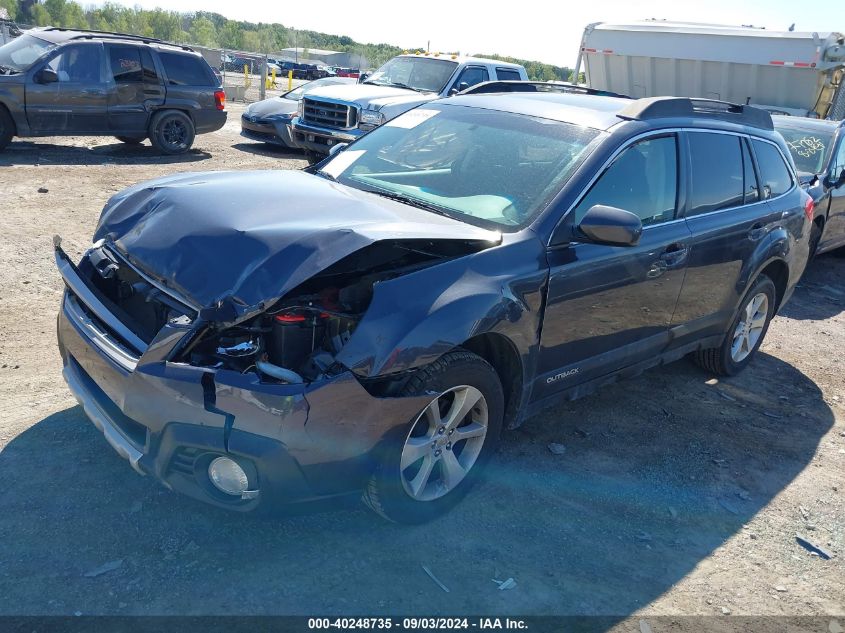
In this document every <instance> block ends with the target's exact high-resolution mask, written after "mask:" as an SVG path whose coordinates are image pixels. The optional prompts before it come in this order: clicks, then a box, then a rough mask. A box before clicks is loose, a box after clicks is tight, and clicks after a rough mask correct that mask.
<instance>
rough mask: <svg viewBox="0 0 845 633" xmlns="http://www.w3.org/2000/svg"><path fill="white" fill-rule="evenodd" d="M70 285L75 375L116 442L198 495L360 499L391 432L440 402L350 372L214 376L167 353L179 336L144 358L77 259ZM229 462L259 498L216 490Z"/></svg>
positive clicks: (97, 421)
mask: <svg viewBox="0 0 845 633" xmlns="http://www.w3.org/2000/svg"><path fill="white" fill-rule="evenodd" d="M56 259H57V263H59V268H60V270H61V272H62V276H63V278H64V280H65V283H66V285H67V286H68V289H67V290H66V292H65V295H64V298H63V300H62V307H61V310H60V312H59V316H58V341H59V349H60V352H61V355H62V361H63V365H64V369H63V375H64V378H65V380H66V381H67V384H68V386H69V387H70V389H71V391H72V392H73V394H74V396H75V397H76V398H77V400H78V401H79V403H80V404H81V405H82V407H83V409H84V411H85V413H86V415H88V417H89V418H90V419H91V421H92V422H93V423H94V425H95V426H96V427H97V428H98V429H99V430H100V431H101V432H102V433H103V435H104V436H105V438H106V441H107V442H108V443H109V444H110V445H111V446H112V448H114V450H115V451H116V452H117V453H118V454H119V455H121V456H122V457H123V458H124V459H126V460H127V461H129V463H130V465H131V466H132V467H133V468H134V469H135V470H136V471H138V472H139V473H141V474H146V475H150V476H152V477H153V478H155V479H157V480H158V481H160V482H161V483H163V484H164V485H165V486H166V487H168V488H170V489H172V490H175V491H178V492H181V493H184V494H186V495H188V496H191V497H193V498H195V499H199V500H201V501H204V502H207V503H211V504H214V505H217V506H220V507H225V508H228V509H233V510H239V511H249V510H254V509H257V508H258V507H259V506H262V507H264V508H274V507H278V506H288V505H296V504H308V503H313V502H315V501H319V500H328V499H332V498H336V497H338V496H343V495H346V494H348V493H358V492H359V491H360V490H361V488H362V487H363V485H364V483H365V482H366V479H367V477H368V476H369V473H370V472H372V469H373V467H374V466H375V464H376V460H377V459H378V458H379V457H378V456H379V448H380V447H381V446H383V442H384V441H385V438H386V437H392V435H391V431H392V430H393V429H396V428H397V427H399V426H404V425H406V424H407V423H409V422H410V421H411V420H412V419H413V418H414V417H415V416H416V414H417V413H418V412H419V411H420V410H422V409H423V408H424V407H425V406H426V405H427V404H428V402H429V401H430V399H431V397H430V396H420V397H411V398H377V397H374V396H371V395H370V394H369V393H368V392H367V391H366V390H365V389H364V388H363V387H362V386H361V384H360V382H359V381H358V380H357V379H356V378H355V377H354V376H353V375H352V374H351V373H350V372H345V373H342V374H340V375H337V376H334V377H332V378H331V379H326V380H323V381H320V382H315V383H311V384H299V385H285V384H275V383H274V384H268V383H263V382H262V381H261V379H260V378H259V376H258V375H257V374H240V373H237V372H233V371H228V370H211V369H206V368H201V367H193V366H190V365H186V364H182V363H174V362H169V361H167V360H164V359H163V358H162V350H161V346H162V345H163V344H164V341H165V339H166V340H167V341H174V342H175V340H176V339H177V338H179V337H177V336H175V335H174V334H173V333H172V332H165V334H164V335H162V334H160V335H159V336H158V337H156V339H155V340H154V341H153V342H152V343H150V345H149V348H148V349H147V350H145V351H144V352H142V353H141V354H140V356H138V357H133V351H132V350H130V349H129V348H128V347H127V346H124V345H122V343H121V342H120V340H119V339H120V337H119V336H117V335H115V333H114V332H115V327H116V324H115V323H113V319H114V317H111V316H110V315H108V314H103V313H102V310H101V306H97V305H93V306H91V305H88V304H87V303H85V302H84V301H83V297H85V298H86V299H88V301H89V302H91V303H96V297H94V299H93V300H92V299H91V297H89V296H86V293H85V288H87V286H86V284H85V282H84V281H83V280H82V279H81V273H79V271H78V269H76V268H75V267H73V266H71V265H68V262H67V260H66V256H64V253H62V252H61V251H60V250H57V257H56ZM220 455H226V456H229V457H232V458H233V459H235V460H236V461H238V462H239V463H241V464H242V465H244V467H245V470H246V471H247V473H248V474H249V477H250V486H249V488H250V489H257V490H258V494H257V496H255V497H254V498H246V499H241V498H236V497H233V496H230V495H224V494H223V493H221V492H219V491H217V490H216V489H215V488H214V487H213V485H211V483H210V481H209V479H208V476H207V467H208V463H209V462H210V460H211V459H213V458H214V457H216V456H220Z"/></svg>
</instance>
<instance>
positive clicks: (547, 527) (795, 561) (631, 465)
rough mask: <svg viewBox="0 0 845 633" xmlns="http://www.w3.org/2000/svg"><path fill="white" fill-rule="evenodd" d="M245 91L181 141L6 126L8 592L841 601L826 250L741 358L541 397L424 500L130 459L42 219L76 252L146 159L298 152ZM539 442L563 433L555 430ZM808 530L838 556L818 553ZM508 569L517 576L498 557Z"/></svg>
mask: <svg viewBox="0 0 845 633" xmlns="http://www.w3.org/2000/svg"><path fill="white" fill-rule="evenodd" d="M239 115H240V108H239V107H237V106H236V107H234V108H232V109H231V113H230V123H229V124H228V125H227V126H226V127H225V128H224V129H223V130H221V131H220V132H218V133H215V134H211V135H206V136H201V137H198V139H197V144H196V149H195V150H194V151H193V152H191V153H190V154H188V155H187V156H184V157H179V158H173V159H167V160H162V159H161V158H160V157H158V156H155V155H154V154H153V152H152V150H151V148H150V147H149V146H148V145H145V146H143V147H140V148H134V147H125V146H122V145H121V144H119V143H117V142H116V141H114V140H112V139H107V138H106V139H91V138H73V139H41V140H38V141H37V142H35V143H30V142H22V141H16V142H14V143H13V144H12V145H11V146H10V148H9V149H8V150H7V151H5V152H3V153H2V154H0V211H2V213H0V235H2V238H0V262H2V266H0V366H2V367H0V445H2V452H0V482H2V484H3V485H2V487H0V509H2V511H1V512H0V536H2V543H3V545H2V548H0V596H2V599H0V614H71V613H75V612H81V613H83V614H122V613H127V614H223V613H230V614H231V613H233V614H238V613H254V614H282V613H295V614H313V613H337V614H376V613H395V612H401V613H418V614H437V613H443V614H455V613H476V614H488V613H500V614H605V615H613V616H620V617H623V618H624V617H627V616H633V618H634V619H633V620H627V622H628V623H629V624H630V623H636V622H637V621H638V618H639V617H644V616H643V614H647V615H648V616H652V615H672V616H677V615H684V614H695V615H715V616H718V617H720V618H721V617H725V614H727V613H728V612H730V613H731V614H733V615H740V614H748V615H764V614H771V615H830V616H839V618H840V622H842V624H843V625H845V619H843V618H845V562H843V560H844V559H845V361H843V358H845V356H843V349H845V327H843V324H845V316H843V310H845V282H843V280H845V258H839V257H836V256H825V257H822V258H820V259H819V260H818V261H816V262H815V263H814V264H813V265H812V268H811V269H810V271H809V272H808V274H807V275H806V276H805V279H804V281H803V283H802V285H801V286H800V287H799V288H798V290H797V291H796V294H795V297H794V299H793V300H792V302H791V303H790V304H789V305H788V306H787V307H786V308H785V309H784V311H783V312H782V314H781V315H780V316H779V317H777V318H776V319H775V321H774V323H773V325H772V328H771V330H770V332H769V336H768V338H767V340H766V342H765V344H764V346H763V349H762V353H761V354H760V355H759V357H758V358H757V360H756V361H755V362H754V363H753V365H752V366H751V367H750V368H749V369H748V371H746V372H745V373H744V374H742V375H741V376H740V377H738V378H735V379H730V380H724V381H715V380H713V379H711V377H710V376H707V375H706V374H704V373H702V372H700V371H699V370H698V369H696V368H695V367H694V366H692V365H691V364H690V363H688V362H686V361H681V362H678V363H675V364H673V365H671V366H668V367H665V368H661V369H658V370H655V371H651V372H649V373H647V374H645V375H643V376H641V377H640V378H638V379H635V380H631V381H628V382H624V383H620V384H618V385H616V386H614V387H611V388H608V389H605V390H604V391H602V392H600V393H598V394H596V395H594V396H591V397H588V398H585V399H582V400H580V401H577V402H574V403H567V404H563V405H561V406H559V407H557V408H555V409H552V410H550V411H548V412H547V413H545V414H543V415H540V416H537V417H535V418H533V419H531V420H530V421H529V422H528V423H527V424H526V425H525V426H524V427H523V428H521V429H520V430H518V431H515V432H511V433H509V434H507V435H506V437H505V439H504V442H503V449H502V451H501V453H500V455H499V456H498V458H497V459H496V460H495V461H494V463H493V464H492V468H491V471H490V473H491V475H490V478H489V480H488V481H487V482H486V483H484V484H483V485H482V486H480V487H479V488H478V489H477V490H476V491H475V492H474V493H473V494H471V495H470V497H469V498H468V499H467V500H466V501H465V502H464V503H462V504H461V505H460V506H459V507H458V508H457V509H456V510H455V511H454V512H452V513H451V514H450V515H448V516H447V517H445V518H443V519H441V520H439V521H437V522H435V523H433V524H429V525H424V526H420V527H411V528H409V527H398V526H393V525H388V524H385V523H383V522H382V521H381V520H379V519H378V518H377V517H375V515H372V514H370V513H369V512H368V511H366V510H364V509H362V508H360V507H357V506H355V507H352V508H347V509H340V510H338V511H335V512H328V513H320V514H309V515H304V516H297V517H291V518H287V519H278V520H267V519H258V518H254V517H249V516H241V515H234V514H228V513H224V512H222V511H219V510H216V509H213V508H209V507H206V506H204V505H201V504H198V503H195V502H193V501H190V500H187V499H185V498H182V497H179V496H176V495H175V494H173V493H170V492H168V491H166V490H164V489H163V488H161V487H159V486H158V485H157V484H155V483H154V482H153V481H151V480H150V479H148V478H142V477H139V476H138V475H136V474H135V473H134V472H133V471H132V469H131V468H129V466H128V465H127V464H126V463H125V462H124V461H123V460H121V459H120V458H119V457H118V456H117V455H116V454H115V453H114V452H113V451H112V450H111V449H110V448H109V446H108V445H107V444H106V442H105V441H104V439H103V438H102V436H101V435H100V434H99V433H98V432H97V431H96V429H95V428H94V427H93V426H92V425H91V424H90V423H89V422H88V421H87V420H86V418H85V417H84V415H83V414H82V412H81V410H80V408H79V407H78V406H76V403H75V401H74V399H73V398H72V397H71V395H70V393H69V392H68V390H67V389H66V388H65V385H64V383H63V381H62V379H61V375H60V359H59V355H58V352H57V349H56V343H55V315H56V311H57V308H58V304H59V298H60V292H61V283H60V280H59V276H58V274H57V272H56V270H55V268H54V265H53V261H52V255H51V246H50V238H51V237H52V235H53V234H55V233H58V234H61V235H62V236H63V238H64V240H65V244H66V246H67V248H68V250H69V251H70V252H73V253H76V254H80V253H81V252H82V251H83V249H84V248H86V247H87V246H88V244H89V241H90V236H91V234H92V232H93V229H94V224H95V221H96V218H97V216H98V214H99V211H100V209H101V207H102V206H103V204H104V203H105V201H106V199H107V198H108V197H109V196H110V195H111V194H113V193H114V192H116V191H118V190H120V189H121V188H123V187H125V186H127V185H130V184H132V183H136V182H138V181H141V180H145V179H148V178H152V177H156V176H161V175H165V174H169V173H173V172H177V171H194V170H219V169H296V168H300V167H303V166H304V165H305V161H304V160H302V158H301V156H298V155H295V154H290V153H284V152H279V151H274V150H268V149H265V148H263V147H262V146H259V145H256V144H253V143H249V142H247V141H245V140H244V139H242V138H241V137H240V136H239V135H238V132H239V124H238V118H239ZM268 178H272V175H271V174H268ZM39 188H43V189H44V190H46V192H45V193H39ZM284 195H285V192H284V191H283V190H280V191H279V198H280V200H281V199H283V198H284ZM244 204H248V201H247V200H245V201H244ZM550 442H558V443H562V444H564V445H565V446H566V452H565V453H564V454H563V455H553V454H551V453H550V451H549V450H548V448H547V445H548V444H549V443H550ZM796 532H799V533H801V534H803V535H805V536H806V537H807V538H809V539H810V540H811V541H813V542H815V543H816V544H818V545H819V546H821V547H823V548H824V549H826V550H827V551H829V552H830V553H831V554H833V558H832V559H831V560H825V559H823V558H822V557H819V556H813V555H811V554H810V552H808V551H807V550H806V549H804V548H802V547H801V546H800V545H799V544H798V543H797V542H796V539H795V533H796ZM109 563H111V565H108V567H106V568H105V569H109V568H110V571H105V572H104V573H100V574H91V573H89V572H92V571H100V572H102V571H103V570H102V569H99V570H98V568H101V566H103V565H105V564H109ZM421 565H426V566H427V567H429V568H430V569H431V570H432V571H433V572H434V574H436V576H437V577H438V578H439V579H440V580H441V581H442V582H443V583H444V584H445V585H446V586H447V587H448V588H449V589H450V592H449V593H446V592H444V591H443V590H441V589H440V588H439V587H438V586H437V585H436V584H435V583H434V582H432V580H431V579H429V578H428V577H427V576H426V575H425V573H424V572H423V570H422V568H421ZM89 576H92V577H89ZM509 577H512V578H514V579H515V580H516V582H517V586H516V587H515V588H514V589H512V590H509V591H499V590H498V588H497V585H496V584H495V583H494V582H492V579H494V578H497V579H500V580H503V579H506V578H509ZM623 623H624V622H623ZM655 630H657V629H655ZM825 630H827V629H825ZM830 630H831V631H833V630H834V629H832V628H831V629H830Z"/></svg>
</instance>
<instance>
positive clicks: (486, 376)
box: [363, 350, 504, 524]
mask: <svg viewBox="0 0 845 633" xmlns="http://www.w3.org/2000/svg"><path fill="white" fill-rule="evenodd" d="M453 390H455V391H453ZM476 390H477V392H480V394H481V395H482V396H483V400H479V401H477V402H476V403H475V405H473V406H472V408H471V409H469V411H468V413H467V414H466V416H465V417H464V418H461V419H457V418H456V425H455V427H454V428H453V429H452V430H450V431H447V432H446V433H444V432H443V431H441V430H440V429H438V430H437V431H434V427H433V426H429V425H430V422H429V420H428V418H427V417H426V416H425V415H424V414H425V412H426V410H427V409H428V407H426V409H423V411H422V412H420V414H419V415H418V416H417V417H415V419H414V420H413V421H412V422H411V423H409V424H407V425H402V426H401V427H399V428H398V429H396V431H395V432H394V433H393V436H392V437H387V438H385V440H384V442H382V444H381V445H380V447H379V449H378V450H377V452H376V459H377V465H376V467H375V470H374V472H373V473H372V476H371V477H370V480H369V482H368V484H367V487H366V488H365V490H364V494H363V500H364V503H365V504H366V505H367V506H369V507H370V508H371V509H372V510H374V511H375V512H377V513H378V514H380V515H381V516H382V517H384V518H386V519H388V520H390V521H394V522H397V523H409V524H416V523H424V522H426V521H430V520H432V519H434V518H436V517H438V516H440V515H442V514H444V513H445V512H447V511H449V510H450V509H451V508H452V507H453V506H455V504H457V503H458V502H459V501H460V500H461V499H463V497H464V496H466V494H467V492H469V490H470V488H472V486H473V484H475V483H476V482H477V481H478V479H479V477H480V476H481V474H482V472H483V470H484V467H485V466H486V464H487V462H488V461H489V459H490V457H491V456H492V455H493V453H495V451H496V448H497V446H498V444H499V436H500V435H501V431H502V418H503V416H504V395H503V393H502V385H501V383H500V382H499V377H498V375H497V374H496V370H494V369H493V367H491V366H490V364H489V363H487V361H485V360H484V359H482V358H481V357H479V356H476V355H475V354H472V353H470V352H467V351H463V350H456V351H453V352H449V353H448V354H445V355H443V356H442V357H441V358H440V359H438V360H437V361H435V362H434V363H432V364H431V365H428V366H427V367H423V368H422V369H420V370H418V371H417V372H416V373H415V374H414V375H413V376H412V377H411V378H410V379H409V380H408V382H407V383H406V385H405V387H404V388H403V390H402V392H401V395H405V396H411V395H421V394H425V393H431V392H435V393H439V394H442V395H441V396H440V397H439V398H437V399H436V400H437V401H438V402H440V403H442V404H445V405H446V408H447V409H448V408H449V406H450V403H449V402H448V399H449V398H450V396H451V398H452V403H455V402H457V400H456V398H457V397H458V395H455V394H468V393H476ZM467 397H471V396H467ZM476 397H477V396H476ZM444 401H445V402H444ZM469 401H470V402H471V400H469ZM485 405H486V425H487V427H486V428H487V431H486V435H485V436H484V437H483V438H479V439H480V440H481V442H480V447H479V443H478V441H477V440H464V441H462V440H460V439H458V440H454V441H455V445H454V446H452V445H451V441H450V442H449V444H448V445H446V446H444V447H442V450H441V452H442V457H441V458H435V457H434V454H435V453H434V451H435V445H434V444H435V443H436V442H437V441H438V440H439V441H441V442H442V441H446V440H449V438H450V437H457V435H452V433H453V432H454V431H455V430H456V429H460V428H465V426H466V425H476V424H478V422H477V421H476V416H483V413H484V406H485ZM458 408H460V407H458ZM441 411H443V407H441ZM471 414H472V417H470V415H471ZM478 419H479V420H481V419H483V417H479V418H478ZM441 423H442V424H443V425H444V428H448V427H445V425H446V420H445V419H444V420H443V421H441V422H438V424H441ZM425 427H429V428H430V429H431V430H432V432H433V433H434V435H432V436H430V437H431V439H432V440H435V442H434V443H432V445H431V448H430V449H429V448H428V446H429V444H428V439H427V438H428V437H429V436H427V435H425V433H422V434H419V433H418V432H419V431H421V430H424V429H425ZM438 432H439V434H437V433H438ZM423 436H424V437H423ZM412 438H416V439H418V440H420V439H422V440H423V444H424V445H425V446H426V448H425V449H424V450H426V451H429V450H431V455H428V456H427V457H421V458H420V460H421V461H417V462H413V461H411V462H408V463H407V464H406V467H405V470H404V473H405V474H403V471H402V469H401V467H400V464H401V459H402V454H403V450H404V449H405V447H406V441H408V442H410V441H411V439H412ZM471 441H475V442H476V444H475V445H474V446H473V447H470V442H471ZM447 451H448V452H449V453H451V455H447ZM464 451H467V452H464ZM472 455H475V457H474V461H472V460H473V457H472ZM447 456H448V457H450V458H451V459H453V460H461V459H464V458H466V460H467V461H468V462H469V463H468V464H467V465H465V469H462V471H461V472H462V473H465V474H462V477H463V478H462V479H458V482H457V484H456V485H455V486H454V487H453V488H451V489H450V490H448V491H445V492H444V491H443V488H448V482H447V481H446V480H445V476H446V475H445V471H444V468H445V464H446V462H447V461H448V460H447ZM426 459H428V460H431V463H432V464H433V466H431V467H430V468H429V471H428V472H430V473H431V475H429V477H426V478H424V481H425V482H426V483H424V484H423V486H422V488H424V489H425V490H423V492H425V491H426V490H432V491H434V492H433V494H434V495H437V494H439V495H442V496H434V497H433V498H430V499H428V500H420V499H415V498H414V497H413V496H412V495H411V492H410V491H409V488H408V486H409V485H411V482H409V481H408V479H407V478H406V474H407V473H408V472H409V470H410V471H411V474H413V469H414V468H417V469H418V470H417V471H416V473H417V474H419V471H420V470H421V469H422V468H423V466H422V464H424V463H425V460H426ZM437 460H439V461H437ZM435 469H437V473H436V474H435ZM432 476H433V477H434V479H433V480H431V483H430V485H429V483H428V482H429V478H430V477H432ZM413 479H416V477H414V478H413Z"/></svg>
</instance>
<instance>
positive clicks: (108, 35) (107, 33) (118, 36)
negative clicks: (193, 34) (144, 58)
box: [44, 26, 196, 53]
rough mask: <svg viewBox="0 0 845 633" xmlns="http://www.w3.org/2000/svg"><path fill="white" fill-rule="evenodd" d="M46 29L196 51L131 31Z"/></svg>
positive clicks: (80, 38)
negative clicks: (132, 33)
mask: <svg viewBox="0 0 845 633" xmlns="http://www.w3.org/2000/svg"><path fill="white" fill-rule="evenodd" d="M44 30H45V31H59V32H64V33H74V32H77V31H78V33H79V34H78V35H74V36H72V37H70V38H68V39H71V40H93V39H106V40H132V41H135V42H143V43H144V44H165V45H166V46H174V47H176V48H181V49H182V50H185V51H190V52H192V53H194V52H196V51H194V49H193V48H191V47H190V46H185V45H183V44H174V43H173V42H166V41H165V40H160V39H157V38H155V37H144V36H143V35H131V34H130V33H116V32H113V31H94V30H92V29H85V30H81V29H79V30H78V29H66V28H63V27H59V26H50V27H47V28H45V29H44Z"/></svg>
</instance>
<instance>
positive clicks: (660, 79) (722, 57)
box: [575, 20, 845, 120]
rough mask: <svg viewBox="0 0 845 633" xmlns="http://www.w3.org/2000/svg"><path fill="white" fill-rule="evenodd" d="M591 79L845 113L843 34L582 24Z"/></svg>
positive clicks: (653, 92) (644, 90)
mask: <svg viewBox="0 0 845 633" xmlns="http://www.w3.org/2000/svg"><path fill="white" fill-rule="evenodd" d="M582 62H583V66H584V72H585V74H586V79H587V86H588V87H590V88H596V89H599V90H609V91H611V92H617V93H622V94H627V95H629V96H631V97H634V98H639V97H655V96H661V95H672V96H677V97H699V98H707V99H718V100H721V101H731V102H733V103H748V104H752V105H756V106H760V107H763V108H766V109H768V110H771V111H774V112H778V113H782V114H791V115H795V116H811V117H818V118H822V119H824V118H830V119H837V120H838V119H842V118H845V88H843V84H845V80H844V79H843V75H845V37H843V35H842V34H841V33H835V32H825V33H801V32H793V31H768V30H765V29H761V28H755V27H739V26H720V25H714V24H692V23H680V22H666V21H663V20H646V21H643V22H632V23H629V24H610V23H604V22H598V23H595V24H590V25H588V26H587V28H586V29H584V36H583V38H582V40H581V47H580V50H579V51H578V61H577V63H576V69H575V77H578V72H579V71H580V70H581V64H582Z"/></svg>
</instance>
